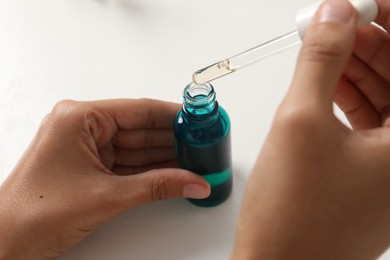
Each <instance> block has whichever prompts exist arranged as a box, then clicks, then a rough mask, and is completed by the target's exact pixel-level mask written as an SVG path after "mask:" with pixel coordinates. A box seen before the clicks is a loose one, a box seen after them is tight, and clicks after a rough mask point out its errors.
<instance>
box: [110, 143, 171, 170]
mask: <svg viewBox="0 0 390 260" xmlns="http://www.w3.org/2000/svg"><path fill="white" fill-rule="evenodd" d="M115 155H116V158H115V163H114V164H116V165H124V166H142V165H147V164H151V163H158V162H164V161H169V160H174V159H175V158H176V151H175V148H174V147H160V148H147V149H136V150H130V149H121V148H116V149H115Z"/></svg>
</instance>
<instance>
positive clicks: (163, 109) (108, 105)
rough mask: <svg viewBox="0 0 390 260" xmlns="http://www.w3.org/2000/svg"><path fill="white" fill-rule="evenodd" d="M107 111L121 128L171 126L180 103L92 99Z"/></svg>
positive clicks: (93, 102)
mask: <svg viewBox="0 0 390 260" xmlns="http://www.w3.org/2000/svg"><path fill="white" fill-rule="evenodd" d="M91 104H93V106H95V107H96V108H98V109H99V110H100V111H105V112H106V113H107V114H108V115H109V116H110V117H111V118H112V119H113V120H114V121H115V123H116V125H117V127H118V128H119V129H143V128H171V127H172V122H173V119H174V118H175V116H176V114H177V112H178V111H179V109H180V105H179V104H175V103H171V102H165V101H160V100H152V99H115V100H105V101H92V102H91Z"/></svg>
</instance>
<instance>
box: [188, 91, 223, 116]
mask: <svg viewBox="0 0 390 260" xmlns="http://www.w3.org/2000/svg"><path fill="white" fill-rule="evenodd" d="M183 98H184V101H183V112H184V113H185V114H187V115H189V116H191V117H195V118H198V119H202V118H209V117H210V116H213V115H216V114H217V112H218V102H217V101H216V100H215V98H216V95H215V91H214V88H213V86H212V85H211V84H210V83H206V84H204V85H199V86H198V85H196V84H194V83H190V84H188V85H187V87H186V88H185V89H184V92H183Z"/></svg>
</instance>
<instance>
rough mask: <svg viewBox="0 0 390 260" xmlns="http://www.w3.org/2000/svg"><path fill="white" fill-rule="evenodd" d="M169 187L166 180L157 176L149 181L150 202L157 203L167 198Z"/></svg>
mask: <svg viewBox="0 0 390 260" xmlns="http://www.w3.org/2000/svg"><path fill="white" fill-rule="evenodd" d="M169 195H170V194H169V185H168V180H167V179H166V178H165V177H163V176H159V177H156V178H154V179H152V180H151V182H150V200H151V201H152V202H153V201H159V200H163V199H166V198H168V197H169Z"/></svg>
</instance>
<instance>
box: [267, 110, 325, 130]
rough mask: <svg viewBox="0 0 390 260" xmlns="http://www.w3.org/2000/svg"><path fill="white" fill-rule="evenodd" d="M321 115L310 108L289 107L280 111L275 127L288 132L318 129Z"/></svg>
mask: <svg viewBox="0 0 390 260" xmlns="http://www.w3.org/2000/svg"><path fill="white" fill-rule="evenodd" d="M318 122H319V114H318V113H317V112H316V110H315V109H314V108H311V107H310V106H303V105H298V106H289V107H284V108H281V109H279V111H278V112H277V115H276V117H275V121H274V125H276V126H278V127H281V128H283V129H288V130H297V129H299V130H303V129H307V130H312V129H314V128H317V127H318V125H319V124H318Z"/></svg>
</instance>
